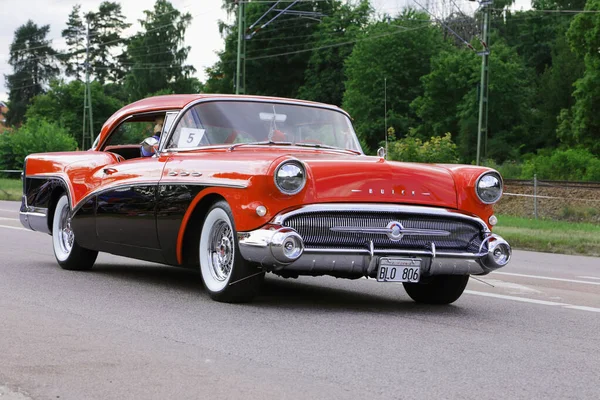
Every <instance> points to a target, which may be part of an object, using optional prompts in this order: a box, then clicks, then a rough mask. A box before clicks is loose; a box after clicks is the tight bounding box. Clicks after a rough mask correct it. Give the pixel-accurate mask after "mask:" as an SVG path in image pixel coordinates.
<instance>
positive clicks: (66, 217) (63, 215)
mask: <svg viewBox="0 0 600 400" xmlns="http://www.w3.org/2000/svg"><path fill="white" fill-rule="evenodd" d="M52 247H53V248H54V256H55V257H56V261H58V265H60V266H61V267H62V268H63V269H68V270H76V271H83V270H87V269H90V268H92V266H93V265H94V263H95V262H96V257H98V252H97V251H94V250H89V249H84V248H83V247H81V246H79V245H78V244H77V241H76V240H75V233H74V232H73V230H72V229H71V208H70V207H69V199H68V198H67V195H63V196H62V197H61V198H60V199H59V200H58V203H57V204H56V209H55V210H54V219H53V220H52Z"/></svg>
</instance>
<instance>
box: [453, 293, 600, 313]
mask: <svg viewBox="0 0 600 400" xmlns="http://www.w3.org/2000/svg"><path fill="white" fill-rule="evenodd" d="M465 293H467V294H474V295H476V296H484V297H494V298H496V299H504V300H512V301H520V302H522V303H532V304H541V305H545V306H560V307H562V308H568V309H571V310H581V311H591V312H600V308H595V307H586V306H575V305H572V304H567V303H557V302H555V301H546V300H537V299H528V298H526V297H517V296H506V295H504V294H496V293H486V292H477V291H475V290H465Z"/></svg>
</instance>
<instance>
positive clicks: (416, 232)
mask: <svg viewBox="0 0 600 400" xmlns="http://www.w3.org/2000/svg"><path fill="white" fill-rule="evenodd" d="M329 230H330V231H334V232H349V233H375V234H381V235H387V234H391V233H393V229H392V228H361V227H359V226H333V227H331V228H329ZM400 233H401V234H402V235H403V236H404V235H406V236H411V235H412V236H450V232H448V231H442V230H435V229H411V228H402V229H401V230H400Z"/></svg>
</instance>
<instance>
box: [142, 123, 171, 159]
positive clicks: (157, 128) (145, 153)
mask: <svg viewBox="0 0 600 400" xmlns="http://www.w3.org/2000/svg"><path fill="white" fill-rule="evenodd" d="M164 122H165V118H164V117H156V119H155V120H154V128H153V129H152V131H153V135H152V137H153V138H154V139H156V141H157V144H156V145H155V146H154V149H152V148H148V147H147V146H144V142H142V146H141V148H140V152H141V154H142V157H152V156H153V155H154V151H155V150H156V148H157V147H158V141H160V133H161V131H162V127H163V123H164Z"/></svg>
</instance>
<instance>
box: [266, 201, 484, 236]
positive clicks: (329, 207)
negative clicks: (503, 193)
mask: <svg viewBox="0 0 600 400" xmlns="http://www.w3.org/2000/svg"><path fill="white" fill-rule="evenodd" d="M332 211H341V212H344V211H357V212H384V213H385V212H388V213H398V212H400V213H410V214H421V215H434V216H441V217H451V218H457V219H462V220H466V221H471V222H474V223H477V224H478V225H479V226H480V227H481V230H482V232H483V233H486V234H487V233H490V230H489V228H488V226H487V225H486V223H485V222H483V220H482V219H481V218H478V217H472V216H469V215H465V214H461V213H460V212H458V211H453V210H448V209H446V208H434V207H426V206H408V205H395V204H381V203H336V204H310V205H307V206H302V207H300V208H297V209H295V210H292V211H287V212H283V213H280V214H277V215H276V216H275V217H274V218H273V220H272V221H271V223H272V224H274V225H283V223H284V222H285V220H286V219H288V218H290V217H292V216H295V215H298V214H306V213H315V212H332Z"/></svg>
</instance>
